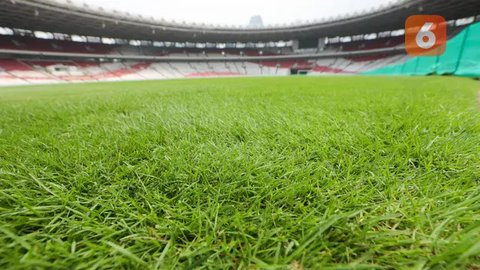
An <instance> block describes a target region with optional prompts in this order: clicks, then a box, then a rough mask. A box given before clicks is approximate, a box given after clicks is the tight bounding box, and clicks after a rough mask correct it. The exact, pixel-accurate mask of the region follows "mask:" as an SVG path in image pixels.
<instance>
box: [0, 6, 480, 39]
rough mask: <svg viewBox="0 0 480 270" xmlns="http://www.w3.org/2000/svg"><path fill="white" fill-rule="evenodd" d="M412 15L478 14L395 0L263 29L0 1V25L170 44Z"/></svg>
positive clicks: (319, 32) (398, 21) (349, 29)
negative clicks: (361, 10) (355, 11)
mask: <svg viewBox="0 0 480 270" xmlns="http://www.w3.org/2000/svg"><path fill="white" fill-rule="evenodd" d="M413 14H438V15H442V16H444V17H445V18H446V19H447V20H452V19H459V18H464V17H469V16H476V15H478V14H480V1H478V0H462V1H458V0H399V1H396V2H391V3H389V4H388V5H386V6H380V7H378V8H376V9H374V10H371V11H366V12H364V13H361V14H352V15H350V16H344V17H338V18H333V19H332V18H331V19H327V20H323V21H318V22H312V23H304V24H296V25H284V26H275V27H267V28H238V27H222V26H213V25H206V24H182V23H174V22H169V21H165V20H156V19H155V18H145V17H142V16H135V15H131V14H128V13H120V12H116V11H113V10H112V11H107V10H103V9H102V8H99V9H94V8H92V7H89V6H87V5H83V6H76V5H74V4H73V3H72V2H70V1H69V0H67V1H66V2H64V3H60V2H57V1H51V0H1V1H0V26H3V27H10V28H21V29H27V30H33V31H45V32H56V33H65V34H76V35H85V36H97V37H111V38H122V39H131V40H132V39H133V40H153V41H172V42H187V41H189V42H261V41H280V40H294V39H304V38H318V37H326V36H330V37H332V36H351V35H357V34H367V33H379V32H383V31H389V30H396V29H402V28H403V27H404V22H405V19H406V18H407V17H408V16H410V15H413Z"/></svg>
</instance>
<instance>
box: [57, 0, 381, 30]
mask: <svg viewBox="0 0 480 270" xmlns="http://www.w3.org/2000/svg"><path fill="white" fill-rule="evenodd" d="M59 1H61V0H59ZM74 1H76V2H79V3H82V2H86V3H88V4H89V5H91V6H102V7H104V8H108V9H116V10H119V11H128V12H130V13H132V14H134V13H138V14H142V15H146V16H154V17H156V18H165V19H170V20H176V21H186V22H205V23H213V24H228V25H231V24H234V25H246V24H248V22H249V21H250V17H252V16H254V15H261V16H262V18H263V22H264V24H265V25H272V24H277V23H292V22H299V21H305V20H312V19H319V18H325V17H327V18H328V17H330V16H334V15H340V14H345V13H351V12H355V11H362V10H364V9H369V8H372V7H374V6H378V5H380V4H387V3H388V2H389V0H74Z"/></svg>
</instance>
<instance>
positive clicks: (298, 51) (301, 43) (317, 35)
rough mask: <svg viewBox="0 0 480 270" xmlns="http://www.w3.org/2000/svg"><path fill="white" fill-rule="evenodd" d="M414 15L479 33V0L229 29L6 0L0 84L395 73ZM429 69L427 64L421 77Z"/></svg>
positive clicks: (405, 0) (394, 5)
mask: <svg viewBox="0 0 480 270" xmlns="http://www.w3.org/2000/svg"><path fill="white" fill-rule="evenodd" d="M412 14H438V15H442V16H443V17H445V18H446V19H447V21H448V32H449V33H448V34H449V38H451V39H452V40H451V42H455V38H457V39H461V38H458V36H461V37H463V36H462V35H464V34H463V33H465V31H464V30H465V29H466V30H468V31H470V33H469V34H468V36H469V37H472V33H471V32H472V31H477V29H478V27H471V25H473V24H475V22H477V21H479V16H478V15H479V14H480V1H478V0H465V1H453V0H444V1H440V0H433V1H427V0H401V1H395V2H391V3H389V4H387V5H384V6H379V7H377V8H375V9H372V10H369V11H365V12H362V13H357V14H351V15H348V16H342V17H337V18H327V19H323V20H318V21H314V22H307V23H302V24H292V25H277V26H266V27H258V26H250V27H249V26H247V27H227V26H215V25H207V24H188V23H177V22H171V21H165V20H157V19H155V18H145V17H142V16H135V15H132V14H128V13H121V12H118V11H114V10H103V9H101V8H100V9H98V8H93V7H90V6H88V5H81V6H77V5H75V4H73V3H71V2H70V1H68V0H67V1H64V2H58V1H48V0H28V1H27V0H4V1H1V2H0V84H3V85H6V84H9V85H10V84H31V83H56V82H70V81H74V82H77V81H103V80H142V79H169V78H186V77H187V78H188V77H208V76H262V75H268V76H275V75H289V74H307V75H322V74H358V73H372V74H389V73H395V72H391V70H394V69H393V68H391V69H389V67H398V66H402V69H401V70H402V71H403V70H404V69H403V66H404V65H406V64H405V63H410V62H413V61H416V62H415V65H418V63H419V62H420V60H418V59H417V60H415V59H411V58H410V57H408V56H407V55H406V54H405V48H404V31H403V28H404V23H405V19H406V18H407V17H408V16H410V15H412ZM471 29H473V30H471ZM473 39H475V37H473ZM462 44H464V43H462ZM461 46H462V47H463V45H461ZM472 46H475V45H472ZM477 46H478V45H477ZM459 57H461V56H459V55H457V60H456V63H459V62H461V61H462V60H461V58H459ZM437 60H438V59H436V61H437ZM437 62H438V61H437ZM437 62H436V63H437ZM470 62H471V61H470ZM432 63H433V62H432ZM470 64H471V63H470ZM410 65H413V64H410ZM432 65H433V64H432ZM382 70H383V72H382ZM385 70H387V72H385ZM395 70H396V71H398V70H399V69H398V68H396V69H395ZM415 70H417V69H415ZM436 71H437V69H436V66H433V71H430V72H421V75H425V74H433V73H436ZM469 72H470V71H468V72H466V73H469ZM470 73H471V72H470ZM470 73H469V74H470ZM396 74H409V75H412V74H420V73H418V72H413V73H412V72H410V73H407V72H397V73H396ZM442 74H455V71H454V72H451V71H449V72H444V73H442ZM459 75H464V74H459ZM470 75H471V74H470Z"/></svg>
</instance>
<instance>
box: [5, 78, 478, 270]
mask: <svg viewBox="0 0 480 270" xmlns="http://www.w3.org/2000/svg"><path fill="white" fill-rule="evenodd" d="M478 88H479V87H478V83H477V82H475V81H471V80H466V79H455V78H355V77H352V78H347V77H338V78H262V79H260V78H257V79H212V80H185V81H163V82H161V81H158V82H156V81H151V82H125V83H105V84H103V83H102V84H77V85H56V86H35V87H12V88H1V89H0V268H1V269H43V268H44V269H131V268H137V269H155V268H161V269H166V268H180V269H184V268H197V267H202V268H223V269H237V268H238V269H245V268H247V269H263V268H271V269H293V270H299V269H303V268H305V269H320V268H321V269H374V268H379V269H479V267H480V263H479V262H480V241H479V240H480V188H479V184H480V120H479V108H478V106H477V101H476V96H477V90H478Z"/></svg>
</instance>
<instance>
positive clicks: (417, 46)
mask: <svg viewBox="0 0 480 270" xmlns="http://www.w3.org/2000/svg"><path fill="white" fill-rule="evenodd" d="M446 43H447V24H446V21H445V19H444V18H443V17H442V16H437V15H415V16H410V17H409V18H408V19H407V22H406V23H405V48H406V50H407V53H408V54H409V55H411V56H420V55H429V56H433V55H441V54H443V53H444V52H445V45H446Z"/></svg>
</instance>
